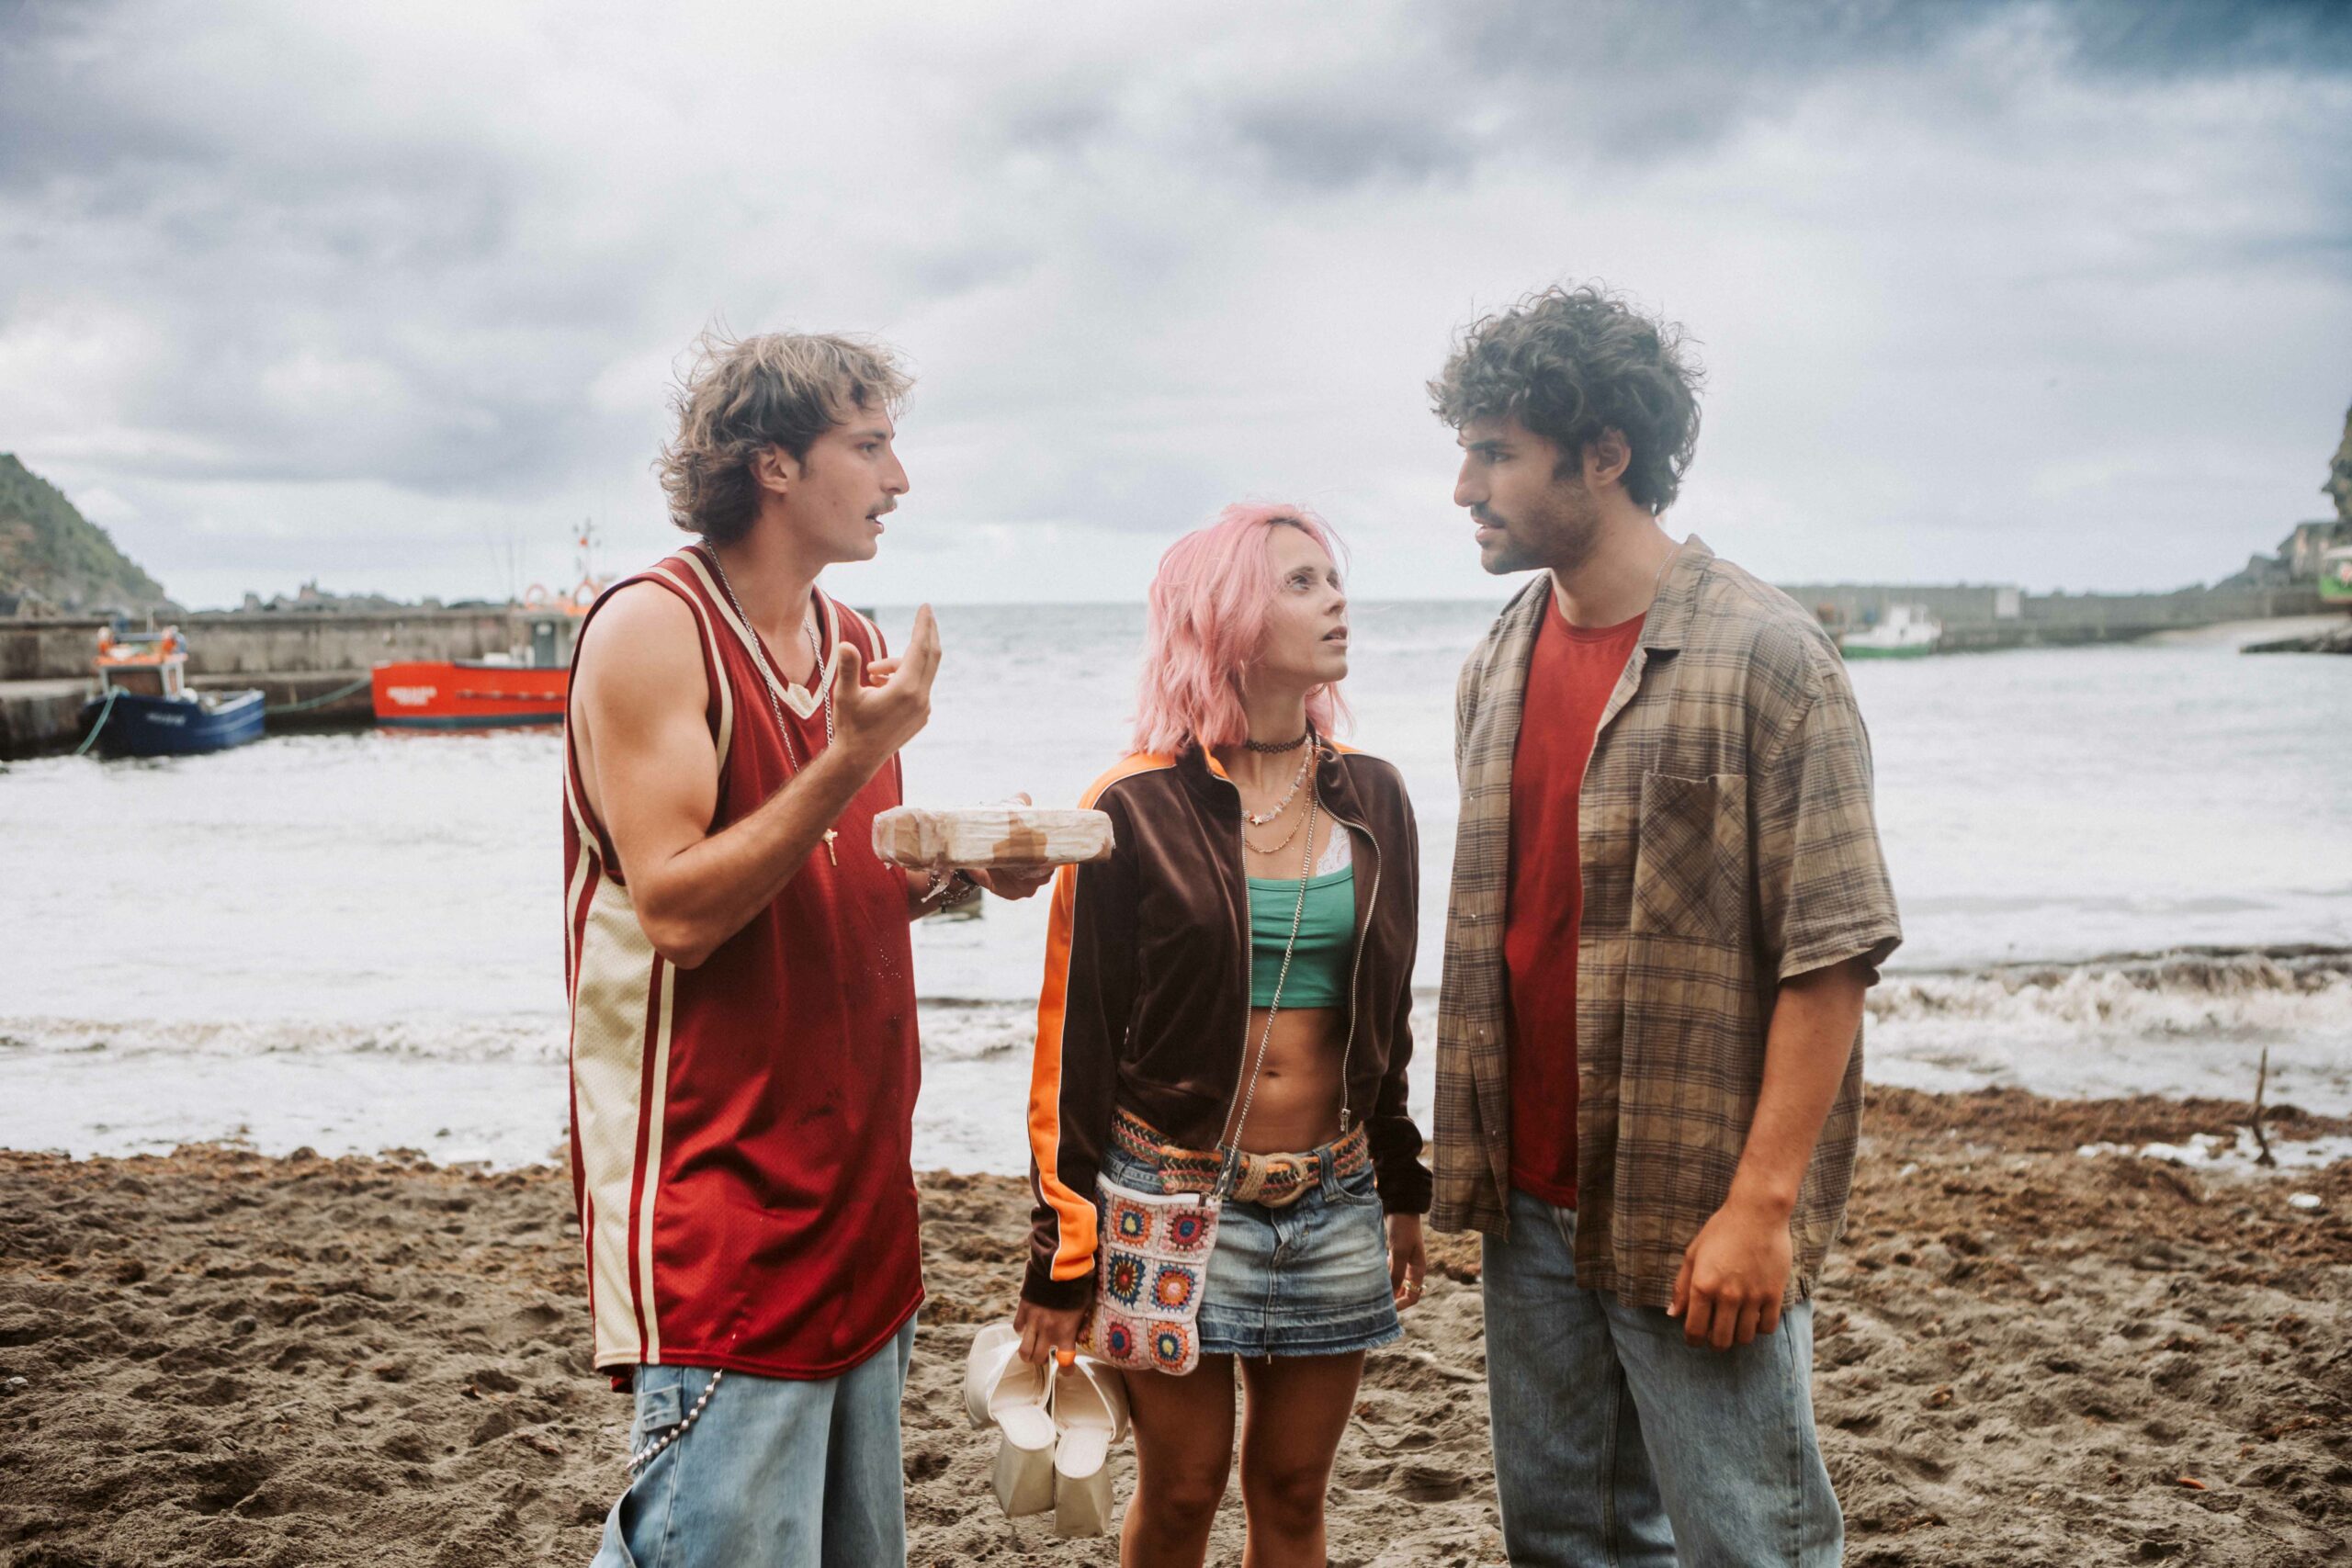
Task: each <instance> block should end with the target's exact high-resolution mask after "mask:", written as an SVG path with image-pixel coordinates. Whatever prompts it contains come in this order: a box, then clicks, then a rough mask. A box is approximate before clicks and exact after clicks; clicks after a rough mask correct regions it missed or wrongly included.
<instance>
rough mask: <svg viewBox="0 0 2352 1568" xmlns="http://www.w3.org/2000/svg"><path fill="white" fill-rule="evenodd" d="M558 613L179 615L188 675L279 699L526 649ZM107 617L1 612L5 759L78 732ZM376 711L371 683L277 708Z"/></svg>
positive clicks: (298, 724)
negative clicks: (397, 669)
mask: <svg viewBox="0 0 2352 1568" xmlns="http://www.w3.org/2000/svg"><path fill="white" fill-rule="evenodd" d="M549 619H550V617H548V615H544V614H537V615H535V614H533V613H531V612H527V611H523V610H508V609H503V608H483V609H473V610H394V611H367V612H344V611H324V612H302V611H261V612H250V611H223V612H220V613H217V614H213V613H205V614H195V615H182V616H179V617H177V619H176V621H175V623H174V624H175V625H177V626H179V628H180V629H181V630H182V631H183V632H185V633H187V639H188V661H187V671H188V682H189V684H191V685H193V686H195V687H196V688H197V689H198V690H199V691H218V690H224V689H231V688H243V687H258V688H260V689H261V691H262V692H263V693H264V694H265V697H266V701H267V702H268V703H269V705H270V706H271V707H273V708H279V707H288V706H290V705H295V704H298V703H318V702H319V700H320V699H322V698H325V697H328V696H330V695H331V694H334V693H336V692H338V691H341V690H343V689H344V688H346V687H350V686H351V685H353V683H354V682H362V681H365V680H366V679H367V676H368V671H369V670H371V669H372V668H374V667H375V666H376V665H378V664H383V663H389V662H392V661H396V660H444V659H447V660H466V659H482V658H486V657H488V656H490V655H492V654H496V655H501V656H503V655H508V654H512V653H514V652H515V650H517V649H529V648H530V647H531V644H532V634H533V630H534V626H535V625H537V624H540V623H545V622H547V621H548V620H549ZM107 624H108V623H107V621H105V620H103V619H100V618H97V617H93V616H74V617H66V618H60V619H41V620H17V621H0V758H15V757H28V756H34V755H37V754H39V753H40V752H42V751H50V750H59V749H61V748H63V747H68V746H71V745H73V744H74V741H76V740H78V739H80V737H81V730H80V720H79V712H80V708H81V705H82V703H83V701H84V700H85V699H86V698H87V697H88V696H90V695H91V694H93V693H95V692H96V690H97V683H96V681H94V680H93V679H91V676H90V660H91V656H92V655H93V653H94V652H95V651H96V648H97V640H98V632H99V629H100V628H101V627H103V626H107ZM553 652H554V656H555V657H557V658H558V659H568V658H569V657H570V655H571V631H570V627H569V626H568V625H564V626H561V635H560V637H557V639H556V644H555V647H554V649H553ZM372 715H373V709H372V707H371V705H370V704H369V700H368V691H367V688H366V687H365V686H364V685H363V686H360V687H359V688H358V689H357V690H356V691H346V692H345V693H344V694H343V695H342V696H340V697H338V698H335V699H334V700H333V701H329V702H325V703H323V704H321V705H318V706H316V707H313V708H311V709H309V710H307V711H305V712H302V713H300V714H288V715H277V716H273V717H272V719H271V725H272V728H280V729H283V728H333V727H335V726H339V725H347V724H365V723H367V722H368V720H369V718H370V717H371V716H372Z"/></svg>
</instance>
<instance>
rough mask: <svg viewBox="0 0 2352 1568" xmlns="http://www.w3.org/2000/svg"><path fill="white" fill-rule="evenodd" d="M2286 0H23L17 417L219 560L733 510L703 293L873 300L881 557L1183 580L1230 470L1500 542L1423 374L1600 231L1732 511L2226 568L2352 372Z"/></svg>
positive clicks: (4, 415) (1453, 562)
mask: <svg viewBox="0 0 2352 1568" xmlns="http://www.w3.org/2000/svg"><path fill="white" fill-rule="evenodd" d="M2346 15H2347V9H2346V7H2345V6H2341V5H2339V4H2329V5H2311V6H2267V7H2266V6H2234V7H2232V6H2219V5H2194V6H2165V5H2159V4H2141V3H2129V0H2119V3H2117V4H2113V5H2086V6H2045V5H2014V6H1973V5H1970V6H1963V5H1936V6H1928V5H1911V6H1898V5H1892V4H1871V3H1860V0H1856V3H1843V4H1840V3H1829V4H1813V5H1798V4H1779V3H1774V4H1761V3H1759V4H1754V5H1740V4H1731V3H1715V4H1685V5H1670V4H1656V3H1632V4H1622V5H1618V4H1610V5H1568V4H1537V3H1533V0H1530V3H1526V4H1519V5H1513V4H1475V3H1462V0H1449V3H1446V4H1423V5H1400V4H1385V3H1380V0H1356V3H1354V4H1351V5H1349V6H1281V5H1267V4H1264V3H1263V0H1258V3H1255V4H1246V5H1245V4H1223V3H1209V4H1204V3H1200V0H1186V3H1184V4H1181V5H1177V4H1164V5H1148V6H1146V5H1136V6H1076V5H1056V4H1038V3H1036V0H1026V3H995V0H956V3H955V4H946V5H932V6H917V5H899V4H875V5H868V6H813V5H808V6H775V5H755V4H741V5H733V6H718V5H702V4H678V3H670V4H665V5H662V6H644V7H641V8H638V7H621V6H605V5H588V4H582V3H580V0H572V3H571V4H566V5H561V6H557V5H547V6H531V5H523V4H506V3H500V4H492V5H484V4H481V0H468V3H465V4H427V3H421V0H406V3H404V4H401V5H400V6H334V5H320V4H317V3H315V0H304V3H296V4H286V5H263V4H237V5H226V4H216V3H211V0H187V3H182V4H161V5H108V4H100V3H89V0H74V3H70V4H69V3H62V0H0V450H10V449H13V450H14V451H16V452H17V453H18V454H19V455H21V456H22V457H23V458H24V459H25V461H26V462H27V463H28V465H29V466H30V467H32V468H34V469H35V470H36V471H38V472H40V473H41V474H43V475H45V476H46V477H48V478H49V479H51V480H53V481H55V482H56V483H58V484H60V485H61V486H62V487H63V488H64V489H65V490H66V491H67V492H68V494H70V495H71V496H72V497H73V498H74V501H75V502H78V503H79V504H80V505H81V507H82V509H83V510H84V511H85V513H88V514H89V515H90V516H91V517H92V518H94V519H96V520H97V521H99V522H101V523H103V524H104V525H106V526H107V528H109V529H110V530H111V531H112V533H113V534H114V536H115V538H116V539H117V541H118V542H119V543H120V544H121V545H122V546H123V547H124V548H125V549H127V550H128V551H129V552H130V554H131V555H132V556H134V557H135V558H137V559H139V560H140V561H141V563H142V564H143V565H145V566H146V567H147V568H148V569H149V570H151V571H153V573H154V574H155V575H156V576H157V577H159V578H160V579H161V580H162V581H164V584H165V586H166V587H167V588H168V589H169V590H171V591H172V592H174V593H175V595H176V596H177V597H179V598H180V599H182V600H183V601H184V602H187V603H189V604H218V603H223V602H233V601H234V600H235V598H236V597H237V596H238V595H239V594H240V593H242V592H243V591H244V590H245V589H247V588H254V589H259V590H262V591H264V592H271V591H285V590H290V589H291V588H292V587H293V586H294V585H295V584H296V583H297V582H299V581H301V580H303V579H305V578H311V577H315V578H317V579H318V580H320V581H322V583H323V584H325V585H326V586H327V587H329V588H331V589H336V590H342V591H356V590H364V589H374V590H380V591H384V592H395V593H401V594H420V593H439V594H443V595H450V596H454V595H459V594H465V593H479V592H505V591H506V590H507V589H508V588H509V586H510V585H511V584H514V585H518V584H519V582H520V581H528V580H530V579H532V578H541V579H545V580H548V581H550V582H554V581H560V580H563V579H564V578H566V576H567V574H568V570H569V560H570V546H569V534H570V531H571V529H572V528H573V527H574V526H576V525H577V524H578V523H579V522H580V520H581V519H582V518H584V517H593V518H594V520H595V521H596V522H597V524H598V525H600V526H601V527H602V529H603V530H604V532H605V536H606V537H607V539H608V541H609V545H608V549H607V552H606V554H607V558H608V562H609V564H611V565H613V566H616V567H626V566H630V565H634V564H637V563H639V562H641V561H644V560H647V559H650V558H652V557H653V556H655V555H656V554H658V553H659V552H661V551H662V550H663V549H665V548H667V547H670V545H671V544H672V543H673V541H674V539H675V537H676V536H675V535H674V533H673V531H672V530H670V528H669V526H668V525H667V523H666V521H665V519H664V517H663V515H662V507H661V497H660V492H659V491H658V490H657V489H656V488H655V486H654V484H653V481H652V479H651V477H650V470H649V464H650V460H651V458H652V457H653V454H654V451H655V449H656V447H657V446H659V444H660V442H661V441H662V437H663V435H664V434H665V432H666V428H667V421H668V415H667V413H666V411H665V404H664V399H665V393H666V387H667V384H668V381H669V379H670V378H671V376H672V374H673V367H674V366H675V364H676V362H677V360H678V356H679V355H680V353H681V351H682V350H683V348H684V345H685V344H687V342H688V341H689V340H690V339H691V338H692V337H693V336H694V334H695V333H696V332H697V331H698V330H700V329H701V328H703V327H704V326H705V325H706V324H708V323H712V322H723V323H725V324H726V325H728V326H729V327H732V328H734V329H736V330H739V331H752V330H763V329H769V328H777V327H797V328H804V329H814V330H833V329H841V330H855V331H864V332H870V333H879V334H881V335H883V336H885V337H887V338H888V339H889V340H890V341H891V342H893V343H895V344H899V346H900V347H901V348H902V349H903V350H904V352H905V354H906V355H907V356H908V358H909V359H910V361H911V363H912V365H913V366H914V367H915V369H916V371H917V373H918V375H919V377H920V382H919V385H918V387H917V389H916V394H915V400H914V403H913V405H912V406H911V407H910V410H909V411H908V412H907V415H906V417H905V419H904V421H903V424H902V435H901V441H900V446H901V450H902V454H903V456H904V457H905V459H906V462H907V465H908V468H909V470H910V474H911V476H912V479H913V486H914V488H913V491H912V493H911V494H910V496H909V497H908V498H907V501H906V503H905V504H904V505H903V506H902V508H901V510H900V511H899V513H898V514H897V515H896V516H895V517H894V518H893V519H892V522H891V527H890V532H889V534H888V536H887V537H886V538H885V540H884V541H883V556H882V558H881V559H880V560H879V561H877V562H876V563H875V564H873V565H871V566H865V567H859V568H856V569H854V570H850V571H847V572H843V573H841V574H838V576H839V581H837V582H835V583H834V586H835V587H836V589H837V591H840V592H845V593H849V594H852V595H854V596H855V597H857V598H859V599H861V600H867V601H878V602H885V603H903V602H907V601H910V600H912V599H915V598H918V597H931V598H935V599H938V600H941V601H943V602H956V601H970V600H981V599H987V600H1019V599H1119V598H1134V597H1137V596H1139V595H1140V592H1141V589H1142V585H1143V583H1144V581H1146V579H1147V578H1148V574H1149V571H1150V569H1151V565H1152V562H1153V561H1154V560H1155V559H1156V558H1157V556H1158V553H1159V550H1160V549H1161V548H1163V547H1165V545H1166V544H1167V542H1168V541H1169V540H1170V538H1171V537H1173V536H1175V535H1176V534H1177V533H1179V532H1181V531H1182V529H1184V528H1185V527H1187V526H1189V525H1193V524H1194V523H1196V522H1198V521H1200V520H1202V519H1204V517H1205V516H1206V515H1207V514H1208V513H1210V512H1211V511H1213V510H1214V508H1215V507H1216V505H1217V504H1219V503H1221V502H1225V501H1227V500H1232V499H1238V498H1243V497H1255V498H1261V499H1291V500H1300V501H1305V502H1308V503H1310V504H1312V505H1314V506H1316V507H1317V508H1319V509H1320V510H1321V511H1323V512H1324V513H1325V514H1326V515H1328V516H1329V518H1330V519H1331V520H1332V521H1333V522H1334V523H1335V524H1336V525H1338V526H1339V528H1340V531H1341V532H1342V534H1343V535H1344V536H1346V537H1347V538H1348V539H1349V540H1350V542H1351V544H1352V546H1353V547H1354V567H1355V587H1356V590H1357V592H1359V593H1362V594H1365V595H1368V596H1375V597H1378V596H1403V595H1437V596H1456V595H1487V594H1491V593H1493V592H1495V590H1496V585H1495V584H1493V583H1491V582H1490V581H1487V580H1486V579H1485V578H1483V577H1482V575H1481V574H1480V572H1479V571H1478V570H1477V566H1476V552H1475V550H1474V549H1473V547H1472V545H1471V541H1470V537H1469V533H1468V529H1467V527H1466V525H1465V523H1464V519H1463V517H1462V515H1461V514H1460V513H1457V512H1455V511H1454V509H1453V506H1452V504H1451V502H1450V500H1449V492H1450V490H1451V484H1452V476H1453V467H1454V451H1453V434H1452V433H1451V432H1450V431H1448V430H1446V429H1445V428H1444V427H1442V425H1440V424H1439V423H1437V422H1436V420H1435V419H1434V418H1432V417H1431V416H1430V413H1429V412H1428V406H1427V399H1426V396H1425V394H1424V392H1423V390H1422V384H1423V382H1424V381H1425V380H1426V379H1427V378H1428V377H1429V376H1430V373H1431V372H1432V371H1433V370H1434V369H1435V368H1436V367H1437V366H1438V365H1439V363H1440V362H1441V361H1442V358H1443V356H1444V354H1445V351H1446V347H1447V343H1448V339H1449V336H1450V335H1451V333H1453V331H1454V330H1455V329H1456V328H1457V327H1458V326H1459V325H1460V324H1461V323H1462V322H1463V321H1465V320H1467V319H1468V318H1470V317H1471V316H1473V315H1474V314H1476V312H1479V311H1481V310H1491V309H1493V308H1496V307H1498V306H1501V305H1504V304H1506V303H1508V302H1509V301H1510V299H1513V298H1514V297H1515V296H1517V295H1519V294H1521V292H1523V291H1525V290H1526V289H1528V288H1533V287H1536V286H1539V285H1541V284H1544V283H1546V282H1549V281H1552V280H1555V279H1592V278H1597V279H1602V280H1605V281H1607V282H1608V283H1610V284H1611V285H1613V286H1615V287H1617V288H1621V289H1623V290H1624V291H1626V292H1627V293H1628V294H1630V295H1632V296H1634V298H1635V299H1638V300H1640V301H1642V302H1644V303H1645V304H1647V305H1650V306H1653V307H1657V308H1659V309H1662V310H1665V311H1666V312H1668V314H1670V315H1671V316H1673V317H1675V318H1676V319H1678V320H1679V321H1682V322H1684V323H1685V324H1686V325H1687V326H1688V327H1689V328H1690V330H1691V333H1693V334H1694V335H1695V336H1696V337H1697V338H1698V339H1699V340H1700V342H1701V344H1702V357H1703V359H1704V361H1705V363H1706V365H1707V367H1708V370H1709V374H1710V383H1709V389H1708V390H1707V393H1706V395H1705V405H1704V406H1705V425H1704V430H1703V433H1702V437H1701V440H1700V443H1699V449H1698V457H1697V460H1696V462H1695V464H1694V465H1693V467H1692V468H1691V477H1690V479H1689V482H1688V483H1687V485H1686V487H1685V490H1684V494H1683V499H1682V501H1681V502H1680V503H1679V505H1678V506H1677V507H1676V508H1675V509H1674V510H1673V511H1672V512H1671V513H1668V519H1667V521H1668V525H1669V527H1672V528H1674V529H1675V530H1676V531H1678V532H1679V531H1681V530H1684V529H1691V528H1695V529H1697V530H1699V531H1700V532H1701V533H1702V534H1703V535H1704V536H1706V537H1707V538H1708V540H1709V542H1710V543H1712V544H1713V546H1714V547H1716V548H1717V549H1718V550H1719V551H1722V552H1723V553H1724V554H1727V555H1730V556H1732V557H1734V558H1736V559H1739V560H1741V561H1742V562H1744V563H1745V564H1747V565H1748V566H1750V567H1752V568H1754V569H1755V570H1758V571H1761V572H1763V573H1764V574H1766V575H1768V576H1770V577H1772V578H1775V579H1777V580H1781V581H1791V580H1796V579H1805V580H1820V579H1913V580H1924V581H1950V580H1955V579H1962V578H1966V579H1972V580H1977V581H1983V580H1988V579H1990V580H2001V581H2018V582H2022V583H2024V584H2026V585H2027V586H2029V587H2030V588H2035V589H2042V588H2048V587H2051V586H2053V585H2064V586H2067V587H2071V588H2075V589H2082V588H2088V587H2106V588H2126V589H2129V588H2165V587H2172V586H2176V585H2178V584H2181V583H2185V582H2189V581H2199V580H2205V579H2211V578H2213V577H2217V576H2220V575H2222V574H2224V573H2226V572H2228V571H2230V570H2234V569H2235V568H2236V567H2237V566H2239V565H2240V564H2242V563H2243V561H2244V559H2245V556H2246V554H2247V553H2248V552H2249V551H2251V550H2255V549H2257V548H2262V549H2267V548H2268V547H2270V546H2272V545H2273V544H2274V543H2275V542H2276V541H2277V540H2278V537H2279V536H2280V535H2282V534H2283V533H2284V532H2285V531H2286V530H2287V528H2288V527H2289V526H2290V525H2291V524H2293V523H2294V522H2296V521H2297V520H2298V519H2301V518H2307V517H2313V516H2318V515H2323V514H2324V509H2325V507H2326V504H2327V503H2326V502H2325V501H2324V498H2322V497H2321V496H2320V495H2319V494H2318V493H2316V491H2317V487H2318V486H2319V484H2320V483H2321V481H2322V479H2324V477H2325V470H2326V463H2327V458H2328V457H2329V455H2330V453H2331V452H2332V451H2333V450H2334V449H2335V443H2336V441H2337V439H2338V437H2339V435H2340V434H2341V431H2342V427H2343V420H2344V416H2345V410H2346V403H2347V401H2352V151H2347V149H2352V134H2347V131H2346V127H2347V126H2352V22H2347V21H2346V19H2345V18H2346Z"/></svg>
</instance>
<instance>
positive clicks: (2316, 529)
mask: <svg viewBox="0 0 2352 1568" xmlns="http://www.w3.org/2000/svg"><path fill="white" fill-rule="evenodd" d="M2342 544H2352V525H2346V524H2343V523H2338V522H2335V521H2332V520H2331V521H2327V522H2321V523H2298V524H2296V525H2295V531H2294V532H2293V533H2291V534H2290V535H2288V536H2286V537H2285V538H2284V539H2282V540H2280V541H2279V544H2278V558H2279V559H2280V560H2282V561H2284V562H2286V563H2287V575H2288V577H2289V579H2290V581H2296V582H2316V581H2319V558H2320V557H2321V556H2323V555H2324V554H2326V553H2327V552H2328V551H2329V550H2330V549H2332V548H2334V547H2335V546H2337V545H2342Z"/></svg>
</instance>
